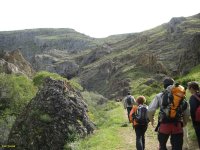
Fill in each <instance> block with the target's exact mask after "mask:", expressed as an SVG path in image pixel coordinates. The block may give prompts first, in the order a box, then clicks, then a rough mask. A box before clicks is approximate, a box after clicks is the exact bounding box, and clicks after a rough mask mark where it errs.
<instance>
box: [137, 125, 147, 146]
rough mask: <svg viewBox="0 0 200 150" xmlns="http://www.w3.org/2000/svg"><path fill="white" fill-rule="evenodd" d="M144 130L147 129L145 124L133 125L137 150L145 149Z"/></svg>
mask: <svg viewBox="0 0 200 150" xmlns="http://www.w3.org/2000/svg"><path fill="white" fill-rule="evenodd" d="M146 130H147V125H136V126H135V134H136V148H137V150H144V149H145V132H146Z"/></svg>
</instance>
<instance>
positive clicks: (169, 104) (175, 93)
mask: <svg viewBox="0 0 200 150" xmlns="http://www.w3.org/2000/svg"><path fill="white" fill-rule="evenodd" d="M185 93H186V92H185V88H184V87H183V86H181V85H179V84H175V85H171V86H168V87H167V89H166V90H165V91H164V92H163V94H162V104H161V108H160V121H161V122H175V121H180V120H181V117H182V116H183V111H184V110H185V109H186V108H187V102H186V100H185Z"/></svg>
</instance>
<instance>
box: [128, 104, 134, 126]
mask: <svg viewBox="0 0 200 150" xmlns="http://www.w3.org/2000/svg"><path fill="white" fill-rule="evenodd" d="M133 113H135V106H133V107H132V109H131V111H130V114H129V120H130V122H132V123H133V117H132V115H133Z"/></svg>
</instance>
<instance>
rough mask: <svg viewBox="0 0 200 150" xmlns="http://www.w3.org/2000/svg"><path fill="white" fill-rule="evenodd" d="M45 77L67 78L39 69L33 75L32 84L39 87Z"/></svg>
mask: <svg viewBox="0 0 200 150" xmlns="http://www.w3.org/2000/svg"><path fill="white" fill-rule="evenodd" d="M46 77H51V78H53V79H56V80H67V79H66V78H63V77H61V76H60V75H59V74H56V73H50V72H47V71H41V72H37V73H36V75H35V76H34V78H33V83H34V85H35V86H37V87H41V86H42V84H43V80H44V79H45V78H46Z"/></svg>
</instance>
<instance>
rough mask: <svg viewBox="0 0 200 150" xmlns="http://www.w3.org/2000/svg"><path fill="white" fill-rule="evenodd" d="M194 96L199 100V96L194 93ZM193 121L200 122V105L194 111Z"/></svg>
mask: <svg viewBox="0 0 200 150" xmlns="http://www.w3.org/2000/svg"><path fill="white" fill-rule="evenodd" d="M194 97H195V98H196V99H197V100H198V101H199V102H200V97H199V96H197V95H196V94H194ZM195 121H196V122H200V105H199V106H198V107H197V109H196V111H195Z"/></svg>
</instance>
